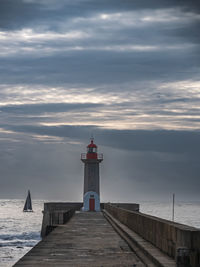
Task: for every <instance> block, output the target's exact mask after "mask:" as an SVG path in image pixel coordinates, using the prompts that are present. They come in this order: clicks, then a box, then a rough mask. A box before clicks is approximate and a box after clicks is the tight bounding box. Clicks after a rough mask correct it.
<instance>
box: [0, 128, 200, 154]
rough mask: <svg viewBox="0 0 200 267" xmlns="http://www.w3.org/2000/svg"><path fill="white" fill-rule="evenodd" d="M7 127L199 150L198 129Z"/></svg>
mask: <svg viewBox="0 0 200 267" xmlns="http://www.w3.org/2000/svg"><path fill="white" fill-rule="evenodd" d="M2 127H3V128H4V129H6V130H12V131H16V132H23V133H32V134H39V135H47V136H55V137H68V138H72V139H75V140H76V141H81V142H83V141H84V142H87V141H86V140H87V139H88V136H91V134H92V133H93V134H94V135H95V136H96V138H97V140H98V143H99V144H100V145H104V146H110V147H112V148H118V149H122V150H123V149H124V150H131V151H152V152H166V153H195V154H196V153H197V152H199V151H200V132H199V131H196V132H191V131H166V130H150V131H148V130H108V129H101V128H99V127H95V126H92V125H88V126H69V125H66V126H31V125H20V126H6V125H4V126H3V125H2Z"/></svg>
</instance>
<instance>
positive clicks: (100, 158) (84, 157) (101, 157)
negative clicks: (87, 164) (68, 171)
mask: <svg viewBox="0 0 200 267" xmlns="http://www.w3.org/2000/svg"><path fill="white" fill-rule="evenodd" d="M81 159H83V160H84V159H87V153H81ZM97 159H98V160H103V154H102V153H97Z"/></svg>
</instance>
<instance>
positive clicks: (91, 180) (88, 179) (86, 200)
mask: <svg viewBox="0 0 200 267" xmlns="http://www.w3.org/2000/svg"><path fill="white" fill-rule="evenodd" d="M81 160H82V162H83V163H84V193H83V210H84V211H100V195H99V163H100V162H102V160H103V154H98V153H97V146H96V145H95V144H94V139H93V138H91V143H90V144H89V145H88V146H87V153H82V154H81Z"/></svg>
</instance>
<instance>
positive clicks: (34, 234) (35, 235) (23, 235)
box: [0, 232, 40, 242]
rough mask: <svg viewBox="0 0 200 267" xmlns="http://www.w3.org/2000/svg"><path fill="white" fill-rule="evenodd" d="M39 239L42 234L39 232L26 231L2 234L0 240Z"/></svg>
mask: <svg viewBox="0 0 200 267" xmlns="http://www.w3.org/2000/svg"><path fill="white" fill-rule="evenodd" d="M16 239H18V240H30V239H34V240H39V239H40V234H39V233H38V232H29V233H28V232H25V233H21V234H1V235H0V242H1V240H16Z"/></svg>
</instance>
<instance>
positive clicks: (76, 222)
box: [15, 212, 144, 267]
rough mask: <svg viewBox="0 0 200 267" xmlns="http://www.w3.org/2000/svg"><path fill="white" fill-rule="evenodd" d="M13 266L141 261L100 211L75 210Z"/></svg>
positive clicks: (108, 264) (108, 263) (116, 263)
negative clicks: (70, 217) (64, 221)
mask: <svg viewBox="0 0 200 267" xmlns="http://www.w3.org/2000/svg"><path fill="white" fill-rule="evenodd" d="M15 266H17V267H18V266H29V267H30V266H38V267H39V266H43V267H44V266H95V267H96V266H97V267H98V266H99V267H100V266H101V267H104V266H109V267H110V266H115V267H117V266H126V267H128V266H132V267H134V266H137V267H143V266H144V264H143V263H142V262H141V261H140V260H139V259H138V257H137V256H136V255H135V253H134V252H132V251H131V250H130V248H129V247H128V245H127V244H126V243H125V241H124V240H123V239H121V237H120V236H119V235H118V234H117V233H116V232H115V231H114V230H113V228H112V226H111V225H110V224H109V223H108V222H107V220H106V219H105V218H104V216H103V215H102V213H101V212H78V213H76V214H75V216H74V217H72V219H71V220H70V221H69V222H68V223H67V224H64V225H59V226H58V227H57V228H56V229H55V230H54V231H53V232H52V233H50V234H49V235H48V236H47V237H46V238H44V239H43V240H42V241H41V242H39V243H38V244H37V245H36V246H35V247H34V248H33V249H32V250H31V251H29V252H28V253H27V254H26V255H25V256H24V257H23V258H22V259H21V260H20V261H18V262H17V263H16V264H15Z"/></svg>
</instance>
